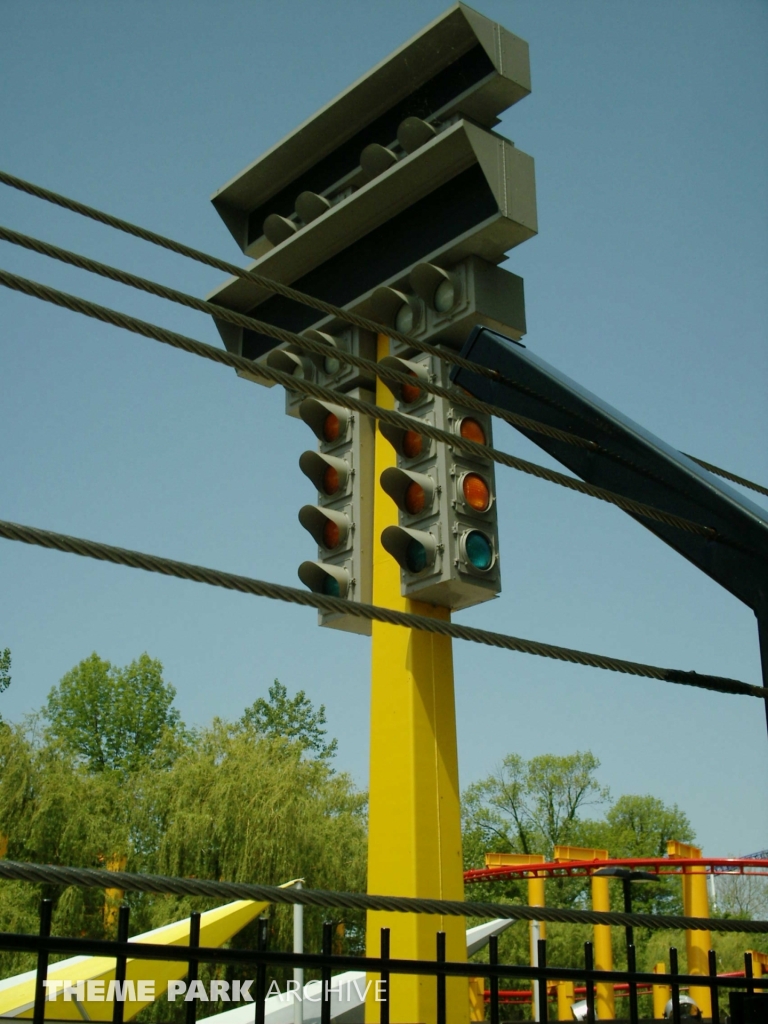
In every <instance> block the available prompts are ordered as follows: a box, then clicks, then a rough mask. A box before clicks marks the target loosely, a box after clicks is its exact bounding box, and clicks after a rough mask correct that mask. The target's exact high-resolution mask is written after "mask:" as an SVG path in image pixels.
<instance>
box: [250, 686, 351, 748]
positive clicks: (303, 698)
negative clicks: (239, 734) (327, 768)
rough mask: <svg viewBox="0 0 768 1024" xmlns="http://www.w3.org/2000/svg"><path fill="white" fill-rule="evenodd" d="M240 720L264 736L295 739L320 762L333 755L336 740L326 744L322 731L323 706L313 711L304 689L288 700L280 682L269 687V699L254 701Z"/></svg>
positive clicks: (324, 734)
mask: <svg viewBox="0 0 768 1024" xmlns="http://www.w3.org/2000/svg"><path fill="white" fill-rule="evenodd" d="M240 721H241V723H242V724H243V725H245V726H247V727H249V728H251V729H254V730H255V731H256V732H258V733H261V734H262V735H264V736H280V737H283V738H285V739H289V740H295V741H296V742H297V743H299V744H300V745H301V746H303V747H304V748H305V749H307V750H311V751H312V753H313V754H314V755H315V757H318V758H320V759H322V760H326V759H328V758H331V757H333V756H334V754H335V753H336V747H337V745H338V744H337V741H336V740H335V739H332V740H331V741H330V743H326V741H325V737H326V734H327V731H328V730H327V729H325V728H324V726H325V724H326V721H325V704H321V705H320V707H319V708H317V710H315V708H314V706H313V704H312V701H311V700H310V699H309V698H308V697H307V695H306V693H305V692H304V690H299V691H298V693H297V694H296V695H295V697H289V696H288V690H287V689H286V687H285V686H283V684H282V683H281V682H280V680H279V679H276V680H275V681H274V683H273V684H272V685H271V686H270V688H269V698H268V699H267V700H265V699H264V698H263V697H259V698H257V699H256V700H255V701H254V702H253V704H251V706H250V707H249V708H246V709H245V711H244V712H243V716H242V718H241V719H240Z"/></svg>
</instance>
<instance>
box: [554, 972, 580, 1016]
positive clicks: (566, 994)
mask: <svg viewBox="0 0 768 1024" xmlns="http://www.w3.org/2000/svg"><path fill="white" fill-rule="evenodd" d="M575 1001H576V994H575V992H574V984H573V982H572V981H558V983H557V1019H558V1020H573V1014H572V1013H571V1007H572V1006H573V1004H574V1002H575Z"/></svg>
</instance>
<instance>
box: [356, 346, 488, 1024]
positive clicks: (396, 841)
mask: <svg viewBox="0 0 768 1024" xmlns="http://www.w3.org/2000/svg"><path fill="white" fill-rule="evenodd" d="M388 354H389V339H388V338H387V337H386V336H385V335H379V339H378V356H379V359H381V358H383V357H384V356H386V355H388ZM376 402H377V404H378V405H380V406H382V407H384V408H393V407H394V398H393V396H392V394H391V392H390V391H389V389H388V388H387V387H386V386H385V385H384V384H383V382H382V381H377V383H376ZM375 460H376V462H375V465H376V473H375V476H376V487H375V497H374V531H373V532H374V548H373V603H374V604H378V605H383V606H384V607H386V608H395V609H398V610H401V611H412V612H416V613H418V614H420V615H430V616H434V617H435V618H443V619H448V618H449V617H450V613H449V612H448V610H447V609H444V608H437V607H434V606H432V605H428V604H423V603H421V602H418V601H411V600H409V599H407V598H403V597H401V595H400V567H399V566H398V564H397V562H396V561H395V560H394V558H392V556H391V555H389V554H387V552H385V551H384V549H383V547H382V546H381V540H380V538H381V533H382V530H384V528H385V527H387V526H391V525H396V524H397V519H398V513H397V507H396V506H395V504H394V502H393V501H392V499H391V498H389V497H388V496H387V495H386V494H385V493H384V492H383V491H382V490H381V488H380V486H379V478H380V476H381V473H382V472H383V471H384V470H385V469H387V468H388V467H389V466H394V465H395V463H396V455H395V452H394V449H393V448H392V446H391V445H390V444H389V442H388V441H387V440H386V439H385V438H384V437H383V436H382V434H381V433H380V432H379V430H378V428H377V430H376V454H375ZM372 628H373V633H372V656H371V760H370V784H369V786H370V788H369V812H368V813H369V829H368V892H369V893H378V894H385V895H397V896H421V897H430V898H438V899H449V900H461V899H463V898H464V877H463V864H462V850H461V814H460V805H459V771H458V756H457V749H456V710H455V704H454V693H453V654H452V647H451V640H450V637H442V636H436V635H431V634H429V633H422V632H419V631H417V630H414V629H405V628H402V627H400V626H389V625H385V624H384V623H380V622H374V623H373V627H372ZM382 927H387V928H389V929H390V953H391V956H392V957H404V958H419V959H435V952H436V934H437V932H438V931H444V932H446V955H447V958H448V960H459V961H461V960H466V958H467V945H466V934H465V920H464V918H459V917H440V916H430V915H426V914H391V913H383V912H379V911H376V912H371V913H369V914H368V921H367V935H366V946H367V951H368V955H369V956H378V954H379V951H380V929H381V928H382ZM371 980H375V979H373V978H372V979H371ZM390 994H391V1004H390V1019H391V1020H392V1021H409V1022H416V1021H419V1022H422V1024H431V1022H433V1021H434V1020H435V1019H436V1009H437V1007H436V984H435V979H434V977H416V976H409V975H399V976H398V975H392V978H391V984H390ZM446 997H447V998H446V1004H447V1011H448V1016H447V1019H448V1021H449V1022H451V1024H466V1021H467V1018H468V1015H469V991H468V984H467V979H466V978H463V979H462V978H449V979H448V980H447V985H446ZM379 1014H380V1010H379V1006H378V1004H377V1003H376V1001H375V986H371V988H370V989H369V995H368V999H367V1002H366V1021H368V1022H378V1021H379V1020H380V1016H379Z"/></svg>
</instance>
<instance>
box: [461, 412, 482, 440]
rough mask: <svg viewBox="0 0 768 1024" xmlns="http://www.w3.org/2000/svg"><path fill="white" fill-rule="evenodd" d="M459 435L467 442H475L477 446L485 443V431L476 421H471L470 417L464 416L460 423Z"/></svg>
mask: <svg viewBox="0 0 768 1024" xmlns="http://www.w3.org/2000/svg"><path fill="white" fill-rule="evenodd" d="M459 433H460V434H461V436H462V437H464V438H466V440H467V441H477V443H478V444H486V443H487V441H486V438H485V431H484V430H483V428H482V427H481V426H480V424H479V423H478V422H477V420H473V419H472V418H471V417H470V416H465V417H464V419H463V420H462V421H461V426H460V427H459Z"/></svg>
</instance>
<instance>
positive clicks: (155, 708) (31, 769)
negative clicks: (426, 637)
mask: <svg viewBox="0 0 768 1024" xmlns="http://www.w3.org/2000/svg"><path fill="white" fill-rule="evenodd" d="M277 693H278V696H280V695H281V694H282V696H283V697H284V699H285V703H286V704H287V706H288V707H294V708H298V709H299V710H301V711H302V712H304V721H305V723H309V724H312V723H314V724H315V725H316V726H317V728H321V727H322V726H323V725H324V723H325V715H324V709H321V711H320V712H319V713H316V712H315V711H314V709H313V707H312V704H311V702H310V701H308V700H307V699H306V697H305V696H304V695H303V694H298V695H297V697H298V698H300V699H299V700H297V699H296V698H293V699H292V698H290V697H289V696H288V694H287V693H286V692H285V691H284V689H283V690H282V691H277ZM173 694H174V691H173V688H172V687H170V686H168V684H166V683H164V682H163V681H162V667H161V665H160V663H159V662H156V661H153V660H152V659H150V658H149V657H148V656H147V655H143V656H142V657H141V658H139V659H137V660H136V661H135V662H133V663H132V664H131V665H129V666H127V667H126V668H125V669H115V668H113V667H112V666H111V665H110V664H109V662H106V661H103V660H102V659H101V658H99V657H98V655H95V654H94V655H91V657H90V658H87V659H85V661H84V662H81V663H80V664H79V665H78V666H76V667H75V669H73V670H72V671H71V672H69V673H67V675H66V676H65V677H64V678H63V679H62V681H61V683H60V684H59V686H58V687H55V688H54V690H53V691H52V692H51V696H50V697H49V700H48V703H47V704H46V707H45V709H44V711H45V718H44V721H45V722H46V725H47V727H46V728H45V729H44V730H42V732H40V731H38V732H35V731H34V730H32V731H30V729H29V723H28V724H27V728H26V729H25V728H22V727H21V726H6V727H5V728H3V729H2V730H0V835H2V836H5V837H6V838H7V841H8V849H7V856H8V857H10V858H12V859H14V860H18V861H31V862H39V863H40V862H41V863H49V864H70V865H74V866H81V867H102V868H103V867H108V866H109V865H110V864H111V863H115V862H118V863H122V862H124V864H125V868H126V870H128V871H140V872H149V873H154V874H172V875H174V874H175V875H186V876H189V875H192V876H197V877H201V878H223V879H227V880H233V881H255V882H264V883H267V884H270V883H276V884H279V883H282V882H285V881H288V880H290V879H292V878H297V877H303V878H305V879H306V882H307V884H308V885H311V886H315V887H318V888H327V889H340V890H355V889H357V890H359V889H363V888H364V887H365V852H366V797H365V794H363V793H361V792H359V791H358V790H357V789H356V788H355V786H354V784H353V782H352V780H351V779H350V778H349V776H347V775H346V774H342V773H336V772H334V771H333V770H332V769H331V767H330V765H329V763H328V757H329V756H330V755H328V754H326V756H325V757H322V756H312V754H313V751H312V748H311V745H310V744H309V743H308V742H306V741H305V739H306V738H289V737H286V736H281V735H279V731H280V726H279V722H278V721H273V722H272V723H271V728H270V729H257V728H255V727H254V726H253V725H252V724H250V723H247V722H239V723H237V724H234V725H232V724H227V723H225V722H221V721H219V720H214V721H213V723H212V724H211V726H210V727H209V728H207V729H200V730H197V731H194V732H191V731H187V730H186V729H184V727H183V725H182V724H181V723H180V722H179V719H178V713H177V712H176V711H175V710H174V709H173V707H172V701H173ZM132 701H133V706H132V704H131V702H132ZM244 718H245V716H244ZM291 721H293V722H294V723H295V721H296V718H295V716H294V718H293V719H289V724H290V722H291ZM315 735H317V734H316V733H315ZM309 738H310V739H311V738H312V734H310V736H309ZM329 747H330V744H327V743H324V742H323V743H321V750H320V753H321V754H322V753H323V752H324V751H326V750H327V749H328V748H329ZM41 896H50V897H51V898H52V899H53V900H54V901H55V905H54V918H53V927H54V930H55V931H57V932H58V933H59V934H70V935H81V934H90V935H93V936H94V937H97V938H98V937H103V936H105V935H109V934H111V933H112V932H113V931H114V915H110V914H108V913H106V909H105V899H104V894H103V892H101V891H99V890H96V889H91V890H81V889H78V888H76V887H71V888H68V889H64V890H63V891H62V890H61V889H60V888H59V887H56V886H51V887H45V886H29V885H25V884H22V883H0V931H2V930H14V929H18V930H21V931H35V930H36V927H37V924H36V915H37V906H38V903H39V899H40V898H41ZM126 900H127V902H128V903H129V905H130V907H131V931H132V932H133V933H134V934H135V933H137V932H140V931H144V930H148V929H150V928H154V927H157V926H159V925H161V924H165V923H167V922H168V921H171V920H177V919H179V918H181V917H184V916H186V915H187V914H188V913H189V912H190V910H192V909H199V910H204V909H207V908H208V907H210V906H215V905H217V903H220V902H221V901H215V900H193V899H179V898H176V897H162V896H152V895H148V894H135V893H129V894H127V895H126ZM326 913H327V912H326ZM344 918H345V924H346V926H347V936H348V938H347V941H346V943H345V949H347V950H350V949H354V948H358V946H359V941H360V937H361V935H362V922H363V917H362V915H359V914H345V915H344ZM322 920H323V912H321V911H319V910H318V911H308V913H307V915H306V929H307V942H308V945H309V946H310V948H313V946H314V947H317V946H319V943H320V937H321V927H322ZM251 930H252V929H251ZM271 932H272V935H271V938H270V943H271V944H272V945H273V946H275V947H281V948H286V947H288V946H290V941H291V933H292V915H291V909H290V908H289V907H287V908H279V907H276V908H273V909H272V912H271ZM252 939H253V935H251V934H250V933H249V932H247V931H246V932H244V933H243V935H241V936H240V937H239V938H238V942H243V943H245V944H246V945H247V944H249V942H250V941H251V940H252ZM28 961H29V962H28ZM30 965H31V960H29V958H27V960H25V959H24V957H19V956H11V955H10V954H8V955H6V954H2V955H1V956H0V973H12V972H14V971H20V970H22V969H25V968H26V967H29V966H30ZM163 1007H164V1008H165V1009H167V1007H165V1004H163ZM155 1012H157V1013H160V1012H161V1010H157V1008H156V1007H155V1008H153V1010H152V1013H153V1014H154V1013H155ZM163 1012H164V1011H163ZM153 1019H154V1018H153ZM158 1019H159V1018H158Z"/></svg>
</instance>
